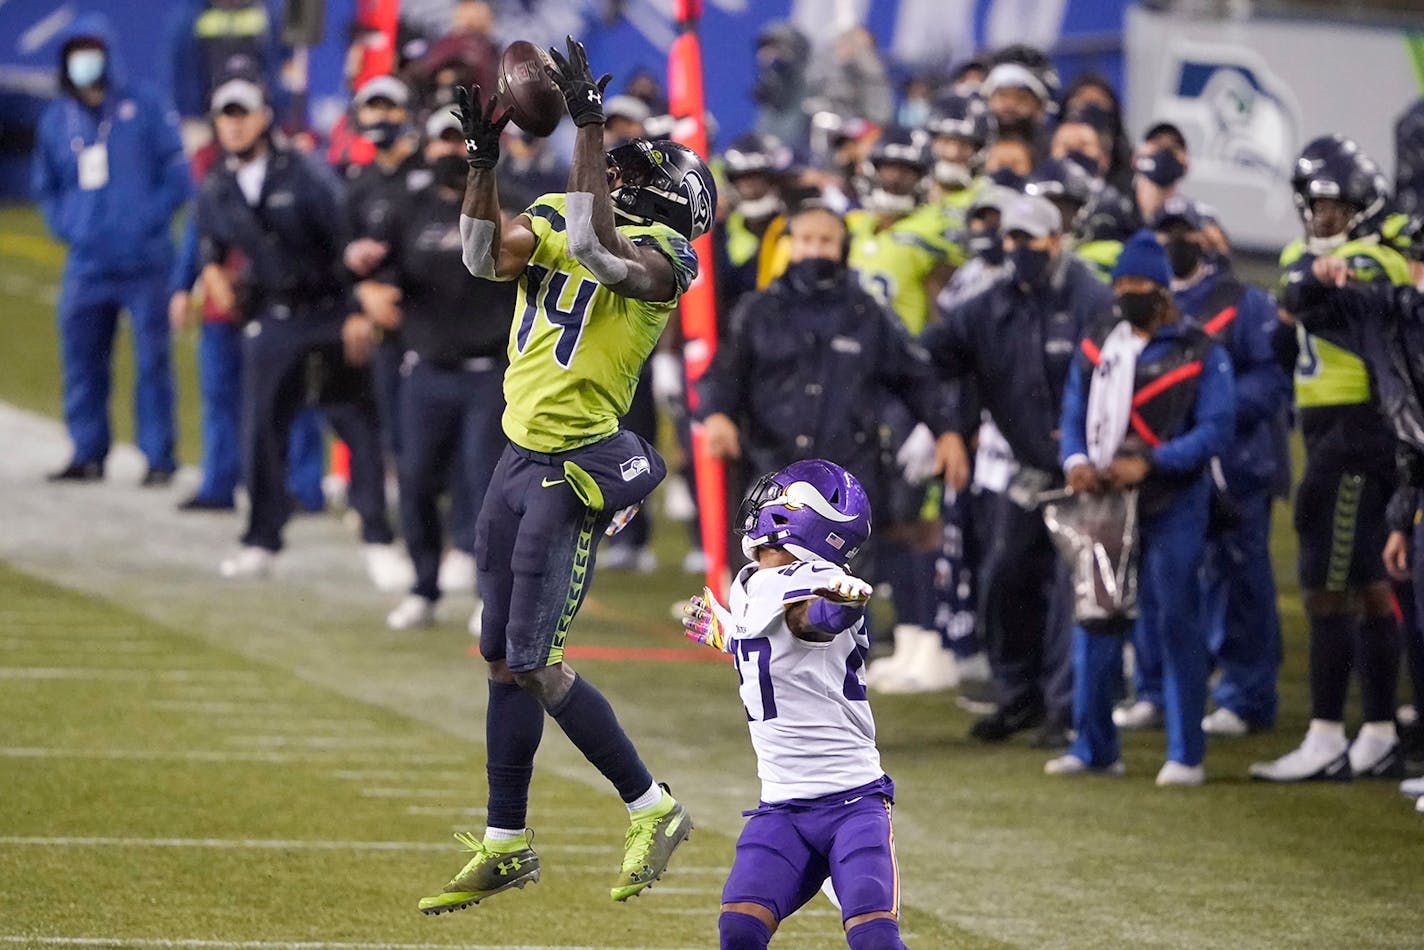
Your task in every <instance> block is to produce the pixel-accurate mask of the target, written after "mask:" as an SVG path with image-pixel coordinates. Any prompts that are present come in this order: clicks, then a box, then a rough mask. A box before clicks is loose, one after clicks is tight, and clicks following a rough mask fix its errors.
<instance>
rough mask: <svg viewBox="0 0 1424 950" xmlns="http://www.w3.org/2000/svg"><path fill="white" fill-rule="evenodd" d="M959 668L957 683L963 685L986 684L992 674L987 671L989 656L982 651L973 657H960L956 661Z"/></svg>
mask: <svg viewBox="0 0 1424 950" xmlns="http://www.w3.org/2000/svg"><path fill="white" fill-rule="evenodd" d="M957 665H958V667H959V682H960V684H961V685H962V684H964V683H987V682H989V677H990V676H992V675H993V674H992V673H990V671H989V655H988V654H987V653H985V652H984V651H983V650H980V651H979V652H978V653H976V654H974V655H973V656H966V657H960V658H958V659H957Z"/></svg>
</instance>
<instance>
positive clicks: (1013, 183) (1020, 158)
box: [984, 135, 1033, 191]
mask: <svg viewBox="0 0 1424 950" xmlns="http://www.w3.org/2000/svg"><path fill="white" fill-rule="evenodd" d="M1032 171H1033V145H1032V144H1030V143H1029V141H1028V140H1027V139H1025V138H1023V137H1021V136H1019V135H997V136H995V137H994V138H993V139H992V140H991V141H990V142H989V146H988V147H987V148H986V149H985V150H984V177H985V178H986V179H988V180H989V181H991V182H993V183H994V184H996V185H999V186H1001V187H1003V188H1012V189H1013V190H1014V191H1023V187H1024V185H1025V184H1027V183H1028V176H1029V173H1030V172H1032Z"/></svg>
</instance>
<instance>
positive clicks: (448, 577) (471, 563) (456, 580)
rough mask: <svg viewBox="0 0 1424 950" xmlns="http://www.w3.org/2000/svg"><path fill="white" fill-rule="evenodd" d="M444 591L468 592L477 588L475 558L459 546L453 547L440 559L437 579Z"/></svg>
mask: <svg viewBox="0 0 1424 950" xmlns="http://www.w3.org/2000/svg"><path fill="white" fill-rule="evenodd" d="M436 583H437V585H438V586H439V587H440V590H441V592H442V593H446V594H466V593H469V592H470V591H472V590H474V589H475V558H474V556H473V555H471V554H469V553H468V552H466V551H461V550H460V549H459V548H451V549H450V550H448V551H446V552H445V556H444V557H442V558H441V559H440V574H439V579H438V580H437V581H436Z"/></svg>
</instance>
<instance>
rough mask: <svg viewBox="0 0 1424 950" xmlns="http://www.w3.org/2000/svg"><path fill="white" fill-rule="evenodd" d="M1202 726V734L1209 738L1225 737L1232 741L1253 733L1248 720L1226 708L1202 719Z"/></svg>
mask: <svg viewBox="0 0 1424 950" xmlns="http://www.w3.org/2000/svg"><path fill="white" fill-rule="evenodd" d="M1201 725H1202V732H1205V733H1206V734H1207V735H1209V736H1225V737H1227V738H1232V739H1235V738H1240V737H1241V736H1244V735H1246V733H1248V732H1250V731H1251V726H1250V724H1249V723H1247V722H1246V720H1244V719H1242V718H1241V717H1240V716H1238V715H1236V713H1234V712H1232V711H1231V710H1229V709H1227V708H1226V707H1225V706H1222V707H1221V708H1220V709H1218V710H1216V711H1215V712H1212V713H1210V714H1208V715H1207V716H1206V717H1205V718H1204V719H1202V723H1201Z"/></svg>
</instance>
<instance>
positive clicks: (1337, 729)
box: [1306, 719, 1345, 742]
mask: <svg viewBox="0 0 1424 950" xmlns="http://www.w3.org/2000/svg"><path fill="white" fill-rule="evenodd" d="M1306 735H1309V736H1317V737H1319V738H1321V739H1334V740H1335V741H1336V742H1344V741H1345V724H1344V723H1343V722H1331V721H1330V720H1329V719H1312V720H1310V729H1309V731H1308V732H1307V733H1306Z"/></svg>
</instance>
